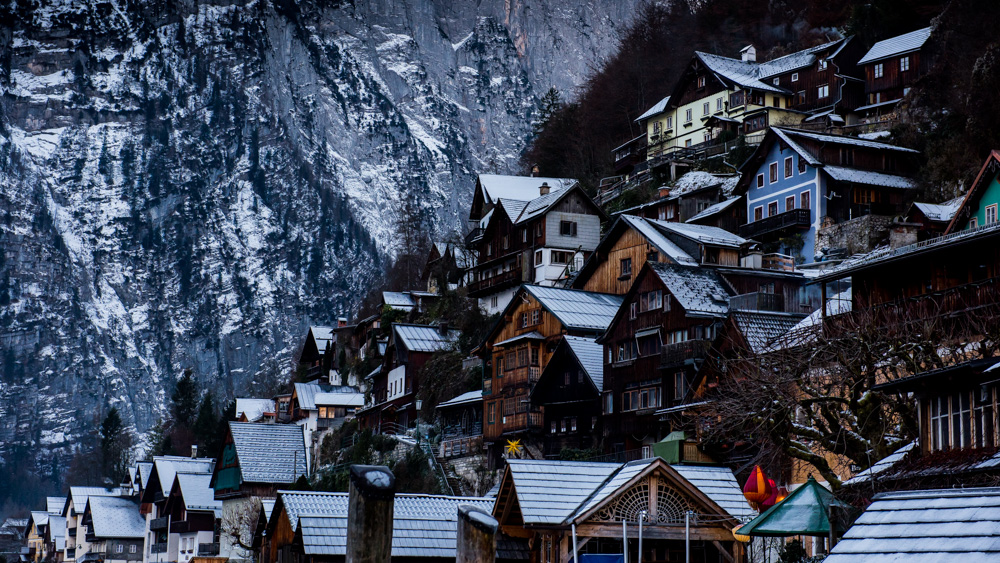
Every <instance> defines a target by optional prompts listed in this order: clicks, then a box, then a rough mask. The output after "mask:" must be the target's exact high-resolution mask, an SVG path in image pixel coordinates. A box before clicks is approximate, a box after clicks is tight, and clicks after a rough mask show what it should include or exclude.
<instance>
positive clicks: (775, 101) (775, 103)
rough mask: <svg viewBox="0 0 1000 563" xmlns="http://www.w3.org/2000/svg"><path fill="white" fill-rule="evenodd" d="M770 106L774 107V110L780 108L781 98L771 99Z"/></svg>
mask: <svg viewBox="0 0 1000 563" xmlns="http://www.w3.org/2000/svg"><path fill="white" fill-rule="evenodd" d="M771 105H772V106H774V107H776V108H780V107H781V98H780V97H779V96H775V97H774V98H772V99H771Z"/></svg>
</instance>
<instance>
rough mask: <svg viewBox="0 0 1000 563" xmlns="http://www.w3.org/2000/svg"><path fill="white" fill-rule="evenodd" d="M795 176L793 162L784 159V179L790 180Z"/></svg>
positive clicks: (786, 158)
mask: <svg viewBox="0 0 1000 563" xmlns="http://www.w3.org/2000/svg"><path fill="white" fill-rule="evenodd" d="M794 174H795V162H793V161H792V157H790V156H786V157H785V178H791V177H792V176H793V175H794Z"/></svg>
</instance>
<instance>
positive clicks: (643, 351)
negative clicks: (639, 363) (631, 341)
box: [636, 333, 660, 358]
mask: <svg viewBox="0 0 1000 563" xmlns="http://www.w3.org/2000/svg"><path fill="white" fill-rule="evenodd" d="M636 340H637V341H638V345H639V355H640V356H642V357H644V358H645V357H647V356H655V355H656V354H659V353H660V334H659V333H656V334H650V335H648V336H643V337H641V338H638V339H636Z"/></svg>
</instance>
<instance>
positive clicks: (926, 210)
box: [913, 196, 965, 223]
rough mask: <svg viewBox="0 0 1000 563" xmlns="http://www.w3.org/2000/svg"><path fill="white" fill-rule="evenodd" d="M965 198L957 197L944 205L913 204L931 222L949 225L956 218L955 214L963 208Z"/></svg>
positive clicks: (918, 202) (917, 202)
mask: <svg viewBox="0 0 1000 563" xmlns="http://www.w3.org/2000/svg"><path fill="white" fill-rule="evenodd" d="M964 200H965V196H961V197H956V198H955V199H951V200H948V201H946V202H944V203H923V202H920V201H915V202H913V206H914V207H916V208H917V209H919V210H920V212H921V213H923V214H924V216H925V217H927V218H928V219H929V220H931V221H935V222H938V223H948V222H950V221H951V219H952V218H953V217H954V216H955V212H957V211H958V208H959V207H961V206H962V201H964Z"/></svg>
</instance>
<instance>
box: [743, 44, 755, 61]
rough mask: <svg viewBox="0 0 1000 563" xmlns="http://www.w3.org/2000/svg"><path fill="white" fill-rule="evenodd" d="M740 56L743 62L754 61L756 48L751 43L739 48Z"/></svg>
mask: <svg viewBox="0 0 1000 563" xmlns="http://www.w3.org/2000/svg"><path fill="white" fill-rule="evenodd" d="M740 58H741V59H743V62H745V63H755V62H757V49H756V48H754V46H753V45H747V46H746V47H743V48H742V49H740Z"/></svg>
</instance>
